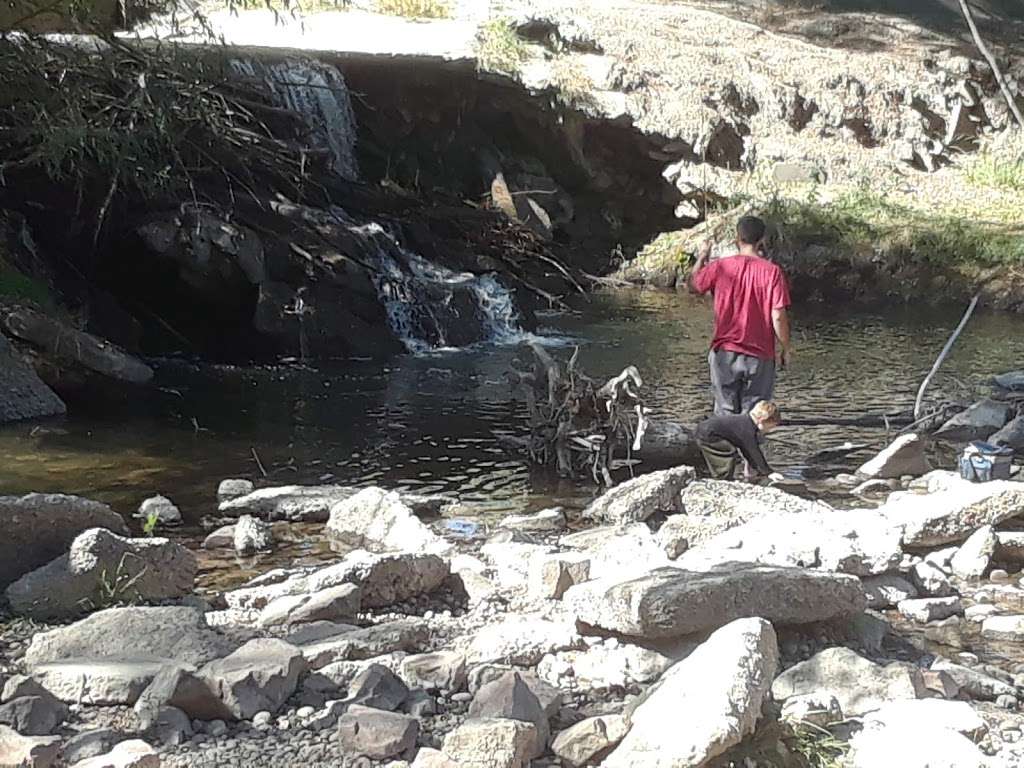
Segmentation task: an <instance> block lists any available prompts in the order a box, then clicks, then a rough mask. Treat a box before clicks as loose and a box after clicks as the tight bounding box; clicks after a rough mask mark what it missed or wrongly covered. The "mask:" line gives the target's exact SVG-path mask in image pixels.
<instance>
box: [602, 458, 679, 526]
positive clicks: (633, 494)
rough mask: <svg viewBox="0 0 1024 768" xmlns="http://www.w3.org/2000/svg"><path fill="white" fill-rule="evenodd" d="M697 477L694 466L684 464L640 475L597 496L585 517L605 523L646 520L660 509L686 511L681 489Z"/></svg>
mask: <svg viewBox="0 0 1024 768" xmlns="http://www.w3.org/2000/svg"><path fill="white" fill-rule="evenodd" d="M695 478H696V473H695V472H694V470H693V467H688V466H680V467H674V468H672V469H664V470H660V471H657V472H650V473H648V474H646V475H640V476H639V477H635V478H633V479H631V480H627V481H626V482H624V483H621V484H619V485H617V486H615V487H614V488H612V489H611V490H608V491H606V492H605V493H604V494H603V495H602V496H600V497H599V498H597V499H596V500H594V501H593V502H591V503H590V505H589V506H587V508H586V509H584V510H583V517H585V518H587V519H588V520H595V521H598V522H603V523H630V522H642V521H644V520H646V519H647V518H648V517H650V516H651V515H653V514H655V513H656V512H663V513H665V514H674V513H677V512H681V511H682V499H681V498H680V492H681V491H682V490H683V488H685V487H686V485H687V484H689V483H690V482H691V481H693V480H694V479H695Z"/></svg>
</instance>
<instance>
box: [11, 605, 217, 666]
mask: <svg viewBox="0 0 1024 768" xmlns="http://www.w3.org/2000/svg"><path fill="white" fill-rule="evenodd" d="M232 647H233V646H232V644H231V643H230V641H228V639H227V638H225V637H224V636H223V635H221V634H220V633H219V632H215V631H214V630H212V629H210V627H209V626H207V624H206V618H205V617H204V615H203V612H202V611H201V610H199V609H198V608H191V607H186V606H167V607H141V606H130V607H125V608H107V609H106V610H103V611H98V612H96V613H94V614H92V615H91V616H88V617H87V618H85V619H82V620H81V621H78V622H75V623H74V624H70V625H68V626H66V627H58V628H57V629H52V630H50V631H49V632H37V633H36V634H35V635H33V637H32V641H31V643H30V644H29V647H28V650H27V651H26V652H25V659H24V660H25V663H26V664H27V665H28V666H29V667H34V666H36V665H39V664H45V663H47V662H52V661H63V660H66V659H75V658H88V659H113V660H117V659H120V658H122V657H123V656H124V654H125V652H126V651H130V652H131V653H132V654H135V655H137V656H142V657H156V658H158V659H173V660H175V661H177V662H179V663H181V664H190V665H193V666H198V665H200V664H204V663H206V662H207V661H210V660H212V659H215V658H217V657H219V656H224V655H226V654H227V653H229V652H230V650H231V648H232Z"/></svg>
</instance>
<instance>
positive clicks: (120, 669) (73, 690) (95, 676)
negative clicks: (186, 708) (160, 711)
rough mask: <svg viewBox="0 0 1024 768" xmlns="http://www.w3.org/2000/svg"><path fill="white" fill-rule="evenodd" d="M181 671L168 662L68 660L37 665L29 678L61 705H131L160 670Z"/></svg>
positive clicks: (170, 661) (127, 659)
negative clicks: (40, 685)
mask: <svg viewBox="0 0 1024 768" xmlns="http://www.w3.org/2000/svg"><path fill="white" fill-rule="evenodd" d="M165 668H166V669H181V668H182V667H181V666H180V665H179V664H178V663H177V662H174V661H172V660H170V659H154V658H152V657H150V658H142V659H131V658H117V659H108V658H98V659H97V658H72V659H64V660H62V661H53V662H49V663H46V664H38V665H36V666H35V667H33V669H32V674H33V675H35V676H36V678H37V679H38V680H39V682H40V683H41V684H42V685H43V686H44V687H45V688H46V690H48V691H50V693H52V694H53V695H54V696H56V697H57V698H58V699H60V700H61V701H66V702H68V703H69V704H78V703H82V704H92V705H96V706H117V705H131V704H134V703H135V702H136V700H137V699H138V698H139V696H140V695H141V694H142V692H143V691H144V690H146V688H147V687H148V686H149V684H150V683H151V682H152V681H153V678H155V677H156V676H157V675H158V674H159V673H160V672H161V670H163V669H165Z"/></svg>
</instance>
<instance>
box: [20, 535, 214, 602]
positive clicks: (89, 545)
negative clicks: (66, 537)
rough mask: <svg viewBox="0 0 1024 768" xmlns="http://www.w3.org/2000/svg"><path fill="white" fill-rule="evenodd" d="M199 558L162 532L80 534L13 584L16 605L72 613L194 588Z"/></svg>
mask: <svg viewBox="0 0 1024 768" xmlns="http://www.w3.org/2000/svg"><path fill="white" fill-rule="evenodd" d="M197 570H198V563H197V561H196V557H195V555H193V554H192V553H191V552H189V551H188V550H187V549H185V547H183V546H181V545H180V544H177V543H175V542H172V541H170V540H169V539H162V538H142V539H128V538H125V537H123V536H118V535H117V534H115V533H111V532H110V531H108V530H106V529H104V528H93V529H91V530H88V531H85V532H84V533H82V534H80V535H79V536H78V537H77V538H76V539H75V540H74V542H72V544H71V549H70V551H69V552H68V553H67V554H66V555H64V556H62V557H58V558H57V559H56V560H54V561H53V562H51V563H50V564H49V565H45V566H43V567H42V568H39V569H38V570H36V571H33V572H32V573H29V574H26V575H25V576H22V577H21V578H20V579H18V580H17V581H16V582H14V583H13V584H11V585H10V586H9V587H8V588H7V599H8V601H10V604H11V608H12V609H13V610H14V611H15V612H16V613H19V614H22V615H25V616H31V617H32V618H34V619H39V620H45V619H56V618H68V617H71V616H76V615H78V614H81V613H82V612H83V611H84V610H89V609H90V608H95V607H101V606H102V605H103V604H104V603H105V602H106V601H121V600H125V601H131V600H164V599H168V598H176V597H182V596H184V595H187V594H189V593H191V591H192V586H193V582H194V581H195V576H196V571H197Z"/></svg>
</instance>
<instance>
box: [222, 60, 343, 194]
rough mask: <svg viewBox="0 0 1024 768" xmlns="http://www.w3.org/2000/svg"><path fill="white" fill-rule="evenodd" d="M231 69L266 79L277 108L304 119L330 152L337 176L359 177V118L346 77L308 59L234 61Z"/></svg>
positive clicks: (320, 143) (311, 131)
mask: <svg viewBox="0 0 1024 768" xmlns="http://www.w3.org/2000/svg"><path fill="white" fill-rule="evenodd" d="M231 67H232V68H233V69H234V71H235V72H236V73H237V74H238V75H241V76H242V77H247V78H254V79H261V80H263V81H264V82H265V83H266V84H267V87H268V88H269V89H270V92H271V94H272V96H273V98H274V102H275V105H276V106H278V107H281V108H282V109H288V110H291V111H292V112H295V113H296V114H298V115H301V116H302V119H303V122H305V124H306V126H307V127H308V128H309V131H310V133H311V135H312V136H313V138H314V139H315V140H316V142H317V144H318V145H319V146H320V147H322V148H325V149H329V150H330V152H331V156H332V157H333V163H332V166H333V168H334V172H335V173H337V174H338V175H339V176H341V177H342V178H344V179H348V180H350V181H355V180H356V179H358V178H359V165H358V163H357V162H356V116H355V113H354V112H353V111H352V99H351V98H350V96H349V92H348V86H347V85H346V84H345V78H344V77H342V75H341V73H340V72H339V71H338V70H337V69H335V68H334V67H332V66H330V65H329V64H322V63H320V62H317V61H310V60H306V59H287V60H285V61H281V62H276V63H273V64H267V63H264V62H262V61H257V60H254V59H234V60H232V62H231Z"/></svg>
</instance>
